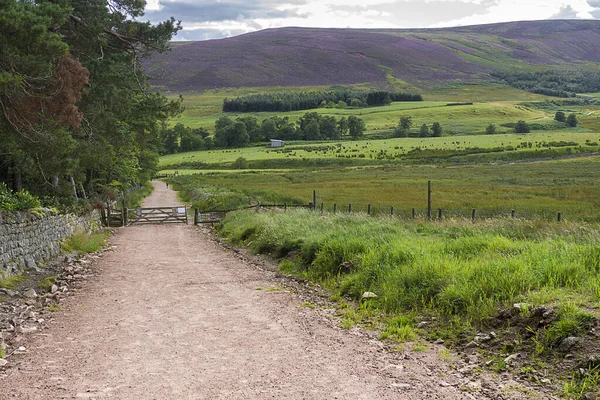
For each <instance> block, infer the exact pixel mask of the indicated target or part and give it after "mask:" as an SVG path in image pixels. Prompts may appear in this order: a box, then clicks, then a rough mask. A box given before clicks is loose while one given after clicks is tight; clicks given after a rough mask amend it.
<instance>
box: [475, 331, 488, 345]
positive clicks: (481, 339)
mask: <svg viewBox="0 0 600 400" xmlns="http://www.w3.org/2000/svg"><path fill="white" fill-rule="evenodd" d="M490 340H492V337H491V336H490V335H486V334H485V333H478V334H477V335H476V336H475V337H474V338H473V341H474V342H476V343H485V342H489V341H490Z"/></svg>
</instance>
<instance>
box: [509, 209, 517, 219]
mask: <svg viewBox="0 0 600 400" xmlns="http://www.w3.org/2000/svg"><path fill="white" fill-rule="evenodd" d="M510 216H511V217H512V218H514V217H516V216H517V212H516V211H515V210H510Z"/></svg>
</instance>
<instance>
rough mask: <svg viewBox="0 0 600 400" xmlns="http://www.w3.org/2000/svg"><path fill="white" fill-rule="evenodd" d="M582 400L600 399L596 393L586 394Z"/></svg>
mask: <svg viewBox="0 0 600 400" xmlns="http://www.w3.org/2000/svg"><path fill="white" fill-rule="evenodd" d="M581 398H582V399H583V400H596V399H597V398H598V397H597V396H596V395H595V394H594V393H590V392H588V393H584V395H583V396H581Z"/></svg>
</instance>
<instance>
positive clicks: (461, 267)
mask: <svg viewBox="0 0 600 400" xmlns="http://www.w3.org/2000/svg"><path fill="white" fill-rule="evenodd" d="M220 233H221V234H222V235H223V236H225V237H227V238H228V239H229V240H231V241H232V242H233V243H236V244H238V245H239V244H246V245H249V246H250V247H251V248H252V249H253V250H254V251H255V252H257V253H260V254H272V255H273V256H275V257H285V256H286V255H287V254H289V253H290V252H292V251H296V252H298V254H299V255H300V261H301V265H299V266H298V268H297V270H296V272H297V273H298V274H299V275H301V276H303V277H304V278H307V279H310V280H313V281H315V282H321V283H324V284H327V283H329V284H331V279H333V280H334V281H335V286H336V287H337V288H339V290H340V291H341V293H342V294H343V295H347V296H350V297H353V298H355V299H360V298H361V296H362V293H364V292H367V291H369V292H373V293H375V294H377V295H378V297H377V298H376V301H377V305H378V306H379V307H380V308H381V309H382V310H385V311H393V312H404V311H410V310H415V309H435V310H437V311H438V312H440V313H441V314H444V315H463V316H466V317H468V318H470V319H472V320H475V321H481V320H483V319H484V318H486V317H489V316H491V315H493V314H494V313H495V312H496V311H497V309H498V306H499V305H502V304H512V303H513V302H514V303H518V302H531V303H534V304H535V301H534V300H535V299H536V297H535V295H536V293H538V292H540V291H543V292H546V298H564V297H565V296H566V295H567V294H570V295H573V296H577V297H578V298H579V297H581V296H584V298H585V299H588V300H590V301H592V299H593V296H594V293H593V292H592V290H591V289H590V288H591V286H592V285H591V284H592V283H593V282H595V281H596V280H597V279H598V272H597V270H596V269H595V268H591V267H592V266H593V265H596V264H595V262H596V261H589V260H595V256H593V255H595V254H597V252H598V251H599V250H598V249H600V235H599V234H598V231H597V225H586V224H582V225H579V224H561V225H559V224H555V223H545V222H542V221H520V220H511V219H500V220H488V221H483V222H481V223H478V224H472V223H470V222H462V221H447V222H445V223H441V224H428V223H416V222H414V223H413V222H398V221H397V220H392V219H389V218H384V219H375V218H369V217H366V216H348V215H339V214H338V215H333V214H324V215H321V214H320V213H316V212H311V211H299V210H297V211H288V212H286V213H254V212H238V213H234V214H231V215H230V216H228V217H227V218H226V220H225V221H224V223H223V224H222V225H221V227H220ZM344 261H347V262H350V263H352V264H353V265H354V266H355V267H356V270H355V272H353V273H350V274H343V273H341V270H340V269H339V266H340V264H341V263H342V262H344ZM590 262H592V264H590ZM569 315H571V317H572V316H573V315H578V314H573V313H570V314H569ZM571 317H569V318H571ZM572 318H575V319H576V320H577V321H579V320H580V318H579V317H572ZM348 319H349V320H350V321H355V319H354V318H352V316H350V317H348ZM404 325H406V324H404ZM561 332H562V331H561Z"/></svg>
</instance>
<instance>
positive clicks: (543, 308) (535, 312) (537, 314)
mask: <svg viewBox="0 0 600 400" xmlns="http://www.w3.org/2000/svg"><path fill="white" fill-rule="evenodd" d="M548 310H549V308H548V307H546V306H537V307H536V308H534V309H533V310H531V315H533V316H534V317H541V316H543V315H544V313H546V312H548Z"/></svg>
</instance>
